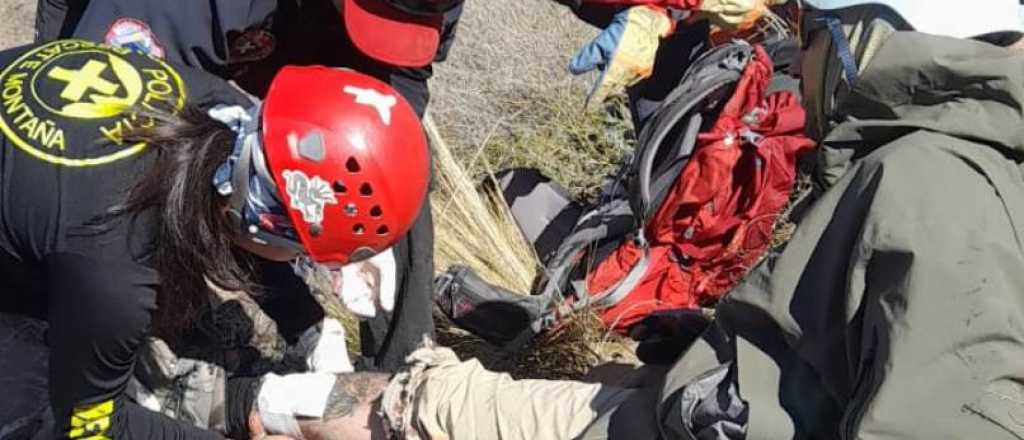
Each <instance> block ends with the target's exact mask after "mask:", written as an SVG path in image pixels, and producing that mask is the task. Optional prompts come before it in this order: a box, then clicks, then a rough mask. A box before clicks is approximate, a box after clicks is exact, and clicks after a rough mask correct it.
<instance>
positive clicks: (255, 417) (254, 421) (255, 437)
mask: <svg viewBox="0 0 1024 440" xmlns="http://www.w3.org/2000/svg"><path fill="white" fill-rule="evenodd" d="M249 439H250V440H296V439H293V438H291V437H288V436H286V435H268V434H267V431H266V429H264V428H263V422H261V421H260V415H259V414H258V413H256V412H255V411H253V412H251V413H249Z"/></svg>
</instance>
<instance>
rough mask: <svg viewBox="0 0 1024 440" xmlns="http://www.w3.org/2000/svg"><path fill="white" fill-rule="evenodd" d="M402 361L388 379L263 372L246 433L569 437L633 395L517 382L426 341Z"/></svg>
mask: <svg viewBox="0 0 1024 440" xmlns="http://www.w3.org/2000/svg"><path fill="white" fill-rule="evenodd" d="M409 360H410V362H409V365H408V366H407V368H405V369H403V370H402V371H401V372H399V373H397V374H395V375H394V376H388V375H384V374H380V373H350V374H340V375H316V374H297V375H289V376H283V377H275V376H268V377H267V378H266V379H265V380H264V382H263V384H262V385H261V389H260V391H259V396H260V397H259V398H258V402H257V406H256V408H257V409H256V411H254V416H253V418H252V419H253V420H252V421H251V423H250V424H251V431H252V432H253V438H263V439H265V440H266V439H267V437H263V435H265V434H270V435H281V436H283V437H277V438H282V439H283V438H296V439H325V440H329V439H373V440H376V439H388V438H404V439H411V440H427V439H453V440H457V439H478V438H531V439H565V438H575V437H578V436H579V435H581V434H583V433H584V432H585V431H586V430H587V429H588V428H589V427H590V426H591V425H593V424H594V423H595V421H597V420H598V419H600V418H601V417H602V416H603V415H606V414H608V413H610V412H612V411H614V410H615V409H616V408H618V407H619V406H620V405H621V404H622V403H623V402H625V401H626V400H627V399H629V398H630V397H631V396H632V395H633V394H635V393H636V391H635V390H630V389H624V388H618V387H610V386H604V385H601V384H592V383H583V382H575V381H542V380H514V379H512V378H511V377H510V376H509V375H507V374H504V373H495V372H491V371H488V370H486V369H484V368H483V366H482V365H481V364H480V363H479V362H478V361H476V360H469V361H466V362H461V361H459V359H458V358H457V357H456V356H455V354H454V353H453V352H452V351H451V350H449V349H447V348H433V347H430V348H424V349H421V350H418V351H417V352H415V353H413V354H412V355H411V356H410V358H409ZM648 409H649V408H648ZM647 413H648V414H650V413H652V411H647Z"/></svg>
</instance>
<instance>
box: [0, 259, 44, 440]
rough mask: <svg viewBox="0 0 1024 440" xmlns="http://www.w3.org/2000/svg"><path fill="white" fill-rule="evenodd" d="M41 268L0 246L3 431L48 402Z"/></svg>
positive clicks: (0, 423) (0, 414) (0, 412)
mask: <svg viewBox="0 0 1024 440" xmlns="http://www.w3.org/2000/svg"><path fill="white" fill-rule="evenodd" d="M38 273H39V270H38V269H37V268H36V267H34V266H30V265H27V264H24V263H22V262H21V261H19V260H18V259H16V258H14V256H12V255H10V254H9V253H7V252H6V251H4V250H3V248H2V247H0V390H3V395H2V397H0V430H3V428H4V427H5V425H7V424H9V423H11V422H13V421H15V420H17V419H20V418H22V417H26V416H30V415H34V414H36V413H38V412H39V410H40V408H42V407H43V406H44V405H46V356H47V350H46V346H45V341H44V340H43V334H44V331H45V330H44V329H45V328H46V325H45V324H43V323H42V321H41V320H42V319H43V318H44V317H45V311H46V304H45V301H43V296H44V294H45V293H44V292H43V290H42V289H41V288H40V286H38V285H34V283H32V281H37V280H39V277H38Z"/></svg>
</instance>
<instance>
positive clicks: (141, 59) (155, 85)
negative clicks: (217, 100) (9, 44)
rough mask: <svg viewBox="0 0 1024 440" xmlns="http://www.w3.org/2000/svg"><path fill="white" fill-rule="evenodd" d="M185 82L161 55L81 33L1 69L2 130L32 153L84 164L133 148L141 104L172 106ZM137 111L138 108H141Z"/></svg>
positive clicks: (181, 97) (180, 100) (143, 123)
mask: <svg viewBox="0 0 1024 440" xmlns="http://www.w3.org/2000/svg"><path fill="white" fill-rule="evenodd" d="M184 106H185V85H184V83H183V82H182V80H181V77H180V76H179V75H178V72H176V71H175V70H174V69H172V68H171V67H170V66H168V65H167V64H166V63H164V62H163V61H160V60H158V59H154V58H150V57H148V56H146V55H142V54H138V53H135V52H131V51H130V50H127V49H122V48H116V47H111V46H106V45H103V44H99V43H93V42H89V41H81V40H62V41H55V42H52V43H48V44H44V45H42V46H39V47H36V48H34V49H32V50H30V51H29V52H27V53H25V54H24V55H22V56H21V57H20V58H18V59H17V60H15V61H14V62H13V63H11V64H9V65H7V66H6V67H5V68H4V69H3V71H2V72H0V131H2V132H3V134H4V136H5V137H6V138H7V139H8V140H9V141H10V142H11V143H13V144H14V145H15V146H17V147H18V148H19V149H21V150H22V151H24V152H26V153H28V154H29V155H31V156H32V157H34V158H37V159H39V160H43V161H46V162H49V163H52V164H55V165H62V166H70V167H87V166H96V165H103V164H107V163H111V162H114V161H117V160H121V159H124V158H127V157H130V156H132V155H135V154H137V153H139V152H141V151H142V150H144V149H145V147H146V146H145V144H140V143H136V144H128V143H126V142H125V135H127V134H128V133H130V132H131V131H132V130H137V129H139V128H145V127H149V126H151V125H152V124H153V121H152V119H150V118H148V117H146V116H143V115H142V113H144V112H145V111H173V112H177V111H179V110H181V109H182V108H183V107H184ZM140 112H142V113H140Z"/></svg>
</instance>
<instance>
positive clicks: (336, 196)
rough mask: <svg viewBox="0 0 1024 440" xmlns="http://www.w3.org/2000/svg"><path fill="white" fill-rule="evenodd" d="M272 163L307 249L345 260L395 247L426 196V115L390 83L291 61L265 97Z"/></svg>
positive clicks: (317, 257) (327, 259) (322, 258)
mask: <svg viewBox="0 0 1024 440" xmlns="http://www.w3.org/2000/svg"><path fill="white" fill-rule="evenodd" d="M262 141H263V142H262V143H263V148H264V153H265V156H266V161H267V168H268V169H269V172H270V174H271V176H272V177H273V180H274V182H275V184H276V186H277V192H278V195H279V197H280V199H281V202H282V203H283V204H284V207H285V208H286V209H287V211H288V217H289V218H290V219H291V222H292V224H293V226H294V228H295V233H296V235H298V237H299V241H301V243H302V245H303V247H305V249H306V252H307V254H308V255H309V256H310V257H311V258H312V259H313V260H314V261H316V262H319V263H339V264H346V263H349V262H352V261H358V260H362V259H365V258H368V257H370V256H372V255H374V254H376V253H378V252H380V251H383V250H385V249H387V248H389V247H391V246H392V245H394V244H395V243H396V242H397V241H398V239H399V238H400V237H402V236H403V235H405V234H406V233H407V232H408V231H409V229H410V228H411V227H412V224H413V222H414V221H415V219H416V217H417V215H418V214H419V211H420V208H421V207H422V205H423V201H424V200H425V198H426V196H427V186H428V183H429V182H428V181H429V173H430V170H429V166H430V159H429V150H428V147H427V140H426V137H425V135H424V133H423V128H422V126H421V125H420V120H419V118H418V117H417V115H416V112H415V111H413V109H412V106H410V105H409V103H407V102H406V101H405V99H404V98H402V96H401V95H399V94H398V92H396V91H395V90H394V89H393V88H391V86H389V85H387V84H385V83H383V82H380V81H378V80H376V79H374V78H371V77H369V76H366V75H363V74H361V73H357V72H355V71H351V70H345V69H333V68H326V67H319V66H318V67H286V68H284V69H283V70H281V72H280V73H278V74H277V76H276V77H275V78H274V81H273V83H271V85H270V90H269V92H268V93H267V97H266V100H265V101H264V104H263V119H262Z"/></svg>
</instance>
